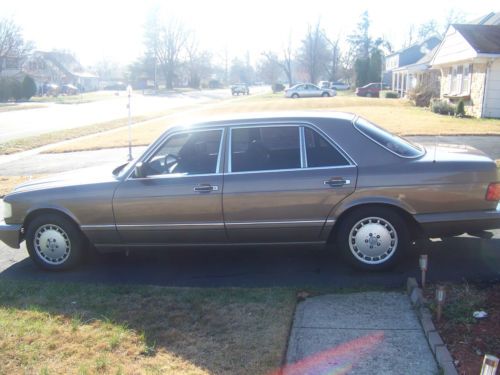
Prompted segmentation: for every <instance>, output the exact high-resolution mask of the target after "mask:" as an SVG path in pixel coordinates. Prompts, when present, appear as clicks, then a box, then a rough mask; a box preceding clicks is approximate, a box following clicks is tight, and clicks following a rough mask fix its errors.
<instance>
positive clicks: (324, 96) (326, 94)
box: [321, 92, 330, 98]
mask: <svg viewBox="0 0 500 375" xmlns="http://www.w3.org/2000/svg"><path fill="white" fill-rule="evenodd" d="M321 96H322V97H323V98H326V97H327V96H330V94H329V93H327V92H324V93H323V94H321Z"/></svg>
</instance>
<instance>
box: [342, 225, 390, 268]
mask: <svg viewBox="0 0 500 375" xmlns="http://www.w3.org/2000/svg"><path fill="white" fill-rule="evenodd" d="M397 246H398V235H397V233H396V230H395V229H394V227H393V226H392V225H391V223H389V222H388V221H386V220H384V219H382V218H380V217H367V218H365V219H362V220H360V221H358V222H357V223H356V224H355V225H354V226H353V227H352V229H351V231H350V233H349V248H350V250H351V252H352V254H353V255H354V256H355V257H356V258H357V259H358V260H360V261H361V262H363V263H366V264H380V263H384V262H387V260H388V259H389V258H390V257H392V256H393V255H394V252H395V250H396V248H397Z"/></svg>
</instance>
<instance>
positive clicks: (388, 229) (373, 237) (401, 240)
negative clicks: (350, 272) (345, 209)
mask: <svg viewBox="0 0 500 375" xmlns="http://www.w3.org/2000/svg"><path fill="white" fill-rule="evenodd" d="M337 240H338V242H339V246H340V249H341V251H342V254H343V256H344V257H345V258H346V259H347V260H348V261H349V263H351V264H352V265H353V266H354V267H356V268H360V269H365V270H373V271H377V270H386V269H390V268H391V267H393V266H394V265H395V264H396V263H397V261H398V260H399V259H400V257H401V256H402V254H404V253H406V252H407V250H408V248H409V246H410V233H409V230H408V226H407V223H406V222H405V220H404V219H403V218H402V217H401V216H400V215H399V214H398V213H397V212H396V211H394V210H391V209H389V208H385V207H366V208H360V209H357V210H355V211H353V212H351V213H349V214H348V216H347V217H346V218H345V219H344V220H343V221H342V222H341V223H340V226H339V231H338V236H337Z"/></svg>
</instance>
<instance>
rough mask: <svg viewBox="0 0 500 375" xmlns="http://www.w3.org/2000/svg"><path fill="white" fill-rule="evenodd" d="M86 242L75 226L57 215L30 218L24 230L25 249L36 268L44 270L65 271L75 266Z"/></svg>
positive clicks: (81, 256) (79, 260)
mask: <svg viewBox="0 0 500 375" xmlns="http://www.w3.org/2000/svg"><path fill="white" fill-rule="evenodd" d="M85 246H86V241H85V238H84V237H83V235H82V234H81V232H80V231H79V229H78V227H77V226H76V224H74V223H73V222H72V221H71V220H69V219H67V218H65V217H64V216H61V215H57V214H46V215H41V216H38V217H36V218H35V219H33V220H32V221H31V222H30V223H29V225H28V228H27V231H26V247H27V248H28V253H29V255H30V257H31V259H32V260H33V261H34V262H35V264H36V265H37V266H39V267H40V268H43V269H46V270H52V271H58V270H66V269H70V268H73V267H75V266H76V265H78V264H79V263H80V262H81V260H82V258H83V253H84V251H85Z"/></svg>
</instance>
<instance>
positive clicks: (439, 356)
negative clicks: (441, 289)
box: [406, 277, 458, 375]
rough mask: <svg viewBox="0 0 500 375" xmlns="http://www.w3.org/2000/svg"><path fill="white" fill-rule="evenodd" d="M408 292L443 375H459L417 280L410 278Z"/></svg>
mask: <svg viewBox="0 0 500 375" xmlns="http://www.w3.org/2000/svg"><path fill="white" fill-rule="evenodd" d="M406 292H407V293H408V296H409V298H410V301H411V304H412V305H413V307H414V308H415V310H416V312H417V316H418V320H419V321H420V324H421V325H422V329H423V331H424V334H425V337H426V338H427V342H428V343H429V347H430V348H431V350H432V353H433V354H434V356H435V357H436V361H437V363H438V365H439V367H440V368H441V369H442V370H443V374H444V375H458V371H457V369H456V368H455V364H454V363H453V357H452V356H451V354H450V352H449V351H448V348H447V347H446V345H445V343H444V341H443V339H442V338H441V336H440V335H439V332H438V331H437V330H436V327H435V326H434V323H433V322H432V314H431V312H430V310H429V309H428V308H427V307H425V302H426V301H425V298H424V295H423V293H422V289H420V288H419V287H418V284H417V280H416V279H415V278H414V277H409V278H408V281H407V282H406Z"/></svg>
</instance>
